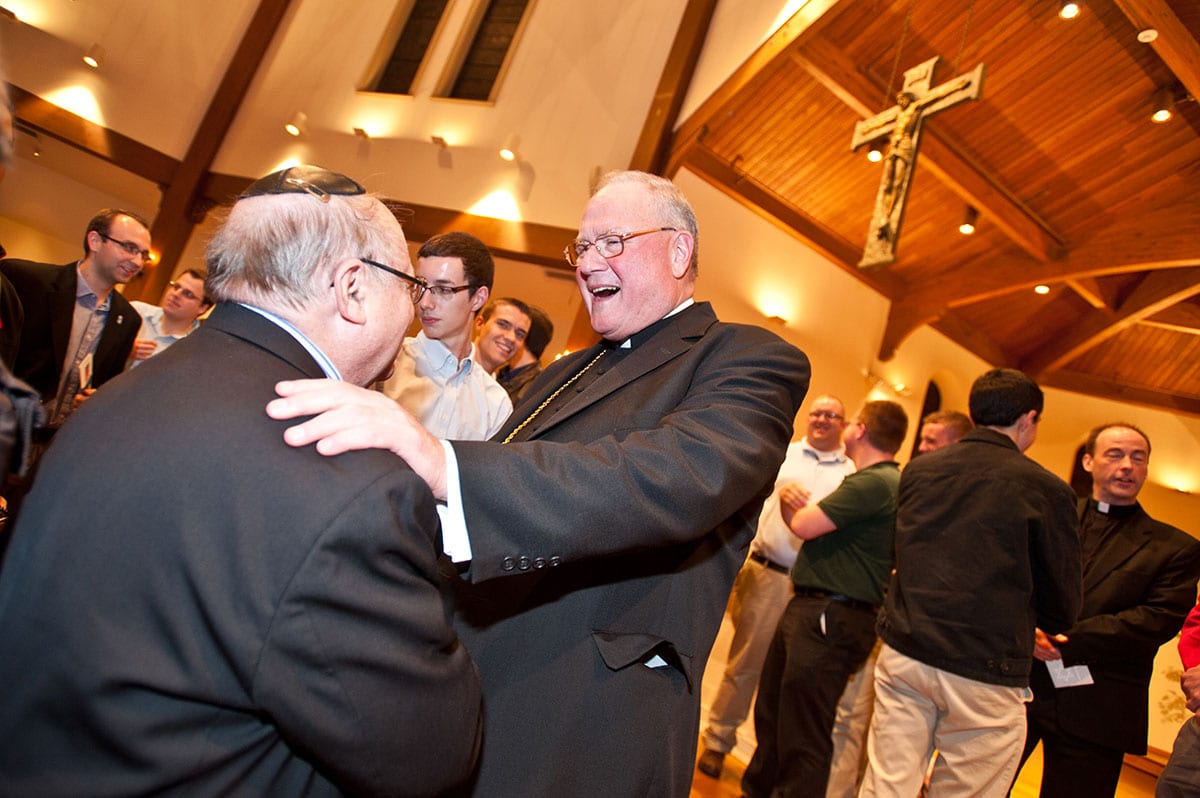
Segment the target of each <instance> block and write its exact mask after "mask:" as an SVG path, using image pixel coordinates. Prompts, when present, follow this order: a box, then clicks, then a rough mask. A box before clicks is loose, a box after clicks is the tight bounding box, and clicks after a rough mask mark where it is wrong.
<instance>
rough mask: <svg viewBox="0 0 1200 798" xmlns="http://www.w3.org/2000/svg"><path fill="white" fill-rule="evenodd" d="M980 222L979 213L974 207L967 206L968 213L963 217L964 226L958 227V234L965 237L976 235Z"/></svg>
mask: <svg viewBox="0 0 1200 798" xmlns="http://www.w3.org/2000/svg"><path fill="white" fill-rule="evenodd" d="M977 221H979V211H977V210H975V208H973V207H972V206H970V205H968V206H967V213H966V215H965V216H963V221H962V224H960V225H959V226H958V232H960V233H962V234H963V235H965V236H969V235H974V234H975V223H976V222H977Z"/></svg>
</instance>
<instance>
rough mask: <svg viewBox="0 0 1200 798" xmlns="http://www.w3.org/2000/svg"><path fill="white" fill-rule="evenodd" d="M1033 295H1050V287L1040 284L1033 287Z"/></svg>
mask: <svg viewBox="0 0 1200 798" xmlns="http://www.w3.org/2000/svg"><path fill="white" fill-rule="evenodd" d="M1033 293H1035V294H1048V293H1050V286H1048V285H1045V284H1042V285H1035V286H1034V287H1033Z"/></svg>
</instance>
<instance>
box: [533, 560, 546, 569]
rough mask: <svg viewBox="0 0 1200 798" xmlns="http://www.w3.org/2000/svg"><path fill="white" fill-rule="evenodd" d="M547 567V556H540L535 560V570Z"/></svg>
mask: <svg viewBox="0 0 1200 798" xmlns="http://www.w3.org/2000/svg"><path fill="white" fill-rule="evenodd" d="M545 567H546V558H545V557H538V558H536V559H535V560H534V561H533V568H534V570H536V571H540V570H542V569H543V568H545Z"/></svg>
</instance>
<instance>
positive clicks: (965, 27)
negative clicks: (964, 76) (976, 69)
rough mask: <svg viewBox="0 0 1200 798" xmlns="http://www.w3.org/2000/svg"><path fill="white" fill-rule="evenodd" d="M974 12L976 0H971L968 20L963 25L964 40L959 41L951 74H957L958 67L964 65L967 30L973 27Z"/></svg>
mask: <svg viewBox="0 0 1200 798" xmlns="http://www.w3.org/2000/svg"><path fill="white" fill-rule="evenodd" d="M974 13H975V0H971V5H970V6H968V7H967V21H966V23H965V24H964V25H963V32H962V41H960V42H959V43H958V55H956V56H955V57H954V71H953V72H951V73H950V74H951V75H957V74H958V68H959V67H960V66H961V65H962V54H963V50H964V49H966V46H967V31H969V30H970V29H971V17H972V15H974Z"/></svg>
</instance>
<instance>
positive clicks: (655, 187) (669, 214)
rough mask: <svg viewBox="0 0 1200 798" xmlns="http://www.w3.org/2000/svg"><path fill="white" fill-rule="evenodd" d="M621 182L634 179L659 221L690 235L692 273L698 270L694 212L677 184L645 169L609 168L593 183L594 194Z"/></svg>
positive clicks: (698, 233) (697, 242) (697, 244)
mask: <svg viewBox="0 0 1200 798" xmlns="http://www.w3.org/2000/svg"><path fill="white" fill-rule="evenodd" d="M621 183H636V184H638V185H640V186H642V187H643V188H645V189H646V191H647V193H649V194H650V201H651V203H652V204H653V206H654V210H655V211H656V212H657V213H658V214H659V216H660V219H661V221H662V223H663V224H664V225H666V226H668V227H676V228H678V229H680V230H686V231H687V232H688V233H690V234H691V236H692V277H693V278H694V277H695V276H696V275H697V274H698V273H699V271H700V232H699V230H698V229H697V226H696V212H695V211H694V210H692V204H691V203H690V202H688V201H687V197H685V196H683V192H682V191H680V190H679V187H678V186H676V185H675V184H674V183H672V182H671V181H670V180H667V179H666V178H665V177H659V176H658V175H652V174H650V173H649V172H636V171H625V172H609V173H607V174H606V175H604V176H603V177H601V178H600V182H599V183H597V184H596V190H595V191H594V192H592V196H595V195H596V194H597V193H598V192H599V191H600V189H602V188H604V187H606V186H610V185H615V184H621Z"/></svg>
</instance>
